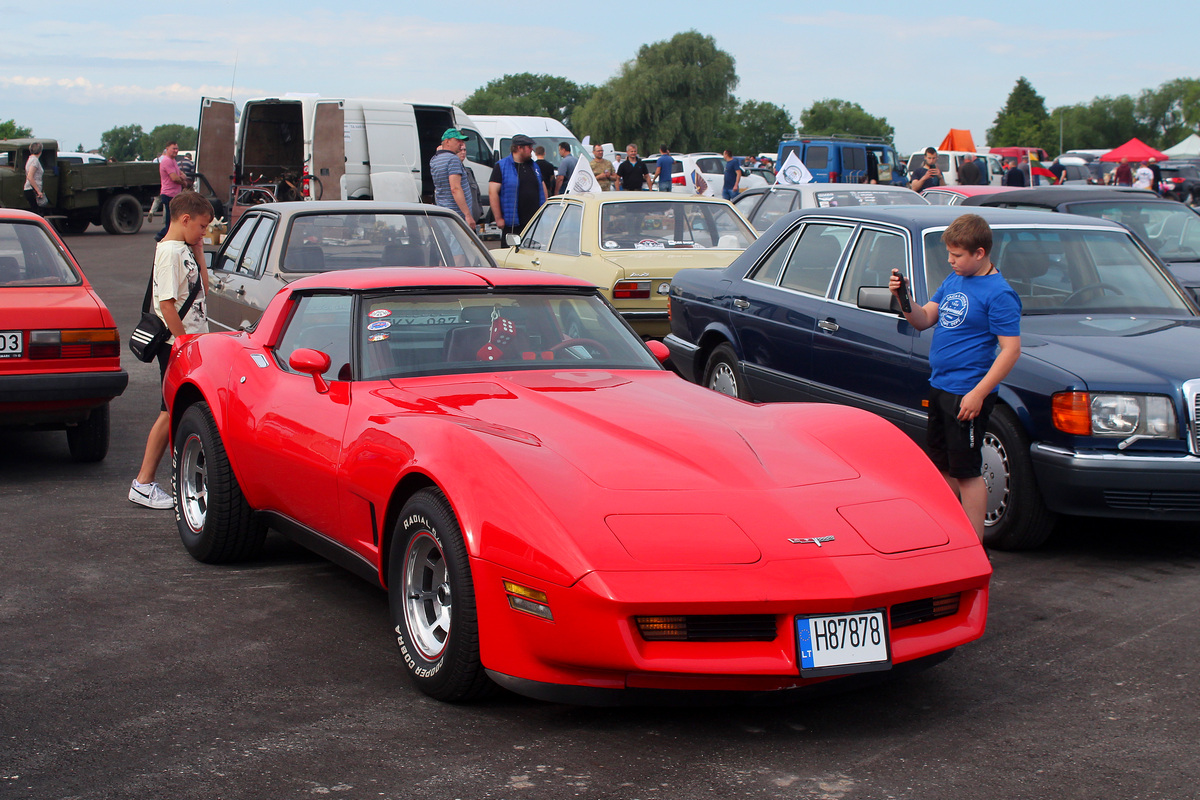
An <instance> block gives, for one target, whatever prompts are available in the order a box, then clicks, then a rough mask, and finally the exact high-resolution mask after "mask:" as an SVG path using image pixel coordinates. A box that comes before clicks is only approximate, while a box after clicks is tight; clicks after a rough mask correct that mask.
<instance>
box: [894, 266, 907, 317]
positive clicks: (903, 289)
mask: <svg viewBox="0 0 1200 800" xmlns="http://www.w3.org/2000/svg"><path fill="white" fill-rule="evenodd" d="M892 271H893V272H895V273H896V277H898V278H899V279H900V290H899V291H898V292H897V293H896V294H898V295H899V296H900V310H901V311H903V312H904V313H905V314H907V313H909V312H910V311H912V302H910V301H909V299H908V281H906V280H904V275H903V274H902V273H901V272H900V270H892Z"/></svg>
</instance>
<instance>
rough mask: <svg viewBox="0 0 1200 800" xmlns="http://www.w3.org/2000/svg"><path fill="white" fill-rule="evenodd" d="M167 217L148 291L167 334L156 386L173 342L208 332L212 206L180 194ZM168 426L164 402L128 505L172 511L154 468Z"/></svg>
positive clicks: (196, 196) (193, 195)
mask: <svg viewBox="0 0 1200 800" xmlns="http://www.w3.org/2000/svg"><path fill="white" fill-rule="evenodd" d="M170 213H171V223H170V225H169V227H168V228H167V233H166V235H165V236H164V237H163V238H162V241H160V242H159V243H158V246H157V247H156V248H155V250H154V285H153V289H152V291H151V294H152V295H153V298H154V302H153V303H152V306H153V308H154V313H156V314H158V316H159V318H160V319H162V321H163V323H164V324H166V326H167V328H168V330H170V331H171V339H170V341H169V342H168V343H167V344H166V345H164V346H163V347H161V348H159V351H158V373H159V381H160V383H161V380H162V378H163V377H164V376H165V375H166V373H167V363H168V361H169V360H170V358H171V349H172V346H173V345H174V343H175V337H176V336H184V335H187V334H194V333H207V332H208V315H207V313H206V305H207V302H206V299H205V294H206V292H207V290H208V273H207V272H206V270H205V268H204V263H205V262H204V249H203V246H202V242H203V240H204V233H205V231H207V230H208V224H209V223H210V222H212V220H213V208H212V204H211V203H209V202H208V200H206V199H204V198H203V197H201V196H200V195H199V194H197V193H196V192H180V193H179V194H178V195H177V196H175V197H174V198H172V199H171V210H170ZM197 281H199V282H200V289H199V291H197V292H196V298H195V299H194V300H193V301H192V305H191V307H190V308H189V309H188V312H187V314H186V315H184V316H183V317H182V318H180V316H179V309H180V308H182V307H183V304H184V303H185V302H187V297H188V295H189V294H190V293H191V291H192V289H193V287H195V285H196V282H197ZM170 422H171V419H170V416H169V415H168V414H167V403H166V400H165V399H164V400H163V401H162V406H161V409H160V411H159V414H158V419H156V420H155V421H154V425H153V426H152V427H151V428H150V435H149V437H148V438H147V439H146V453H145V455H144V456H143V457H142V467H141V469H140V470H139V471H138V474H137V477H136V478H134V479H133V483H132V485H131V486H130V487H129V499H130V500H131V501H132V502H134V503H137V504H138V505H141V506H146V508H155V509H168V508H173V507H174V505H175V501H174V499H173V498H172V497H171V495H169V494H167V493H166V492H164V491H163V490H162V487H160V486H159V485H158V484H157V483H155V481H154V474H155V473H156V472H157V471H158V464H159V462H160V461H162V457H163V455H164V454H165V453H166V452H167V442H168V440H169V439H170Z"/></svg>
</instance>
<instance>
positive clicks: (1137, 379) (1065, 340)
mask: <svg viewBox="0 0 1200 800" xmlns="http://www.w3.org/2000/svg"><path fill="white" fill-rule="evenodd" d="M1021 330H1022V333H1021V353H1022V357H1023V358H1025V357H1029V358H1036V359H1038V360H1040V361H1045V362H1047V363H1050V364H1053V365H1055V366H1057V367H1060V368H1062V369H1064V370H1067V371H1068V372H1070V373H1072V374H1074V375H1077V376H1078V377H1079V378H1080V379H1081V380H1083V381H1084V382H1085V383H1086V384H1087V385H1088V388H1092V389H1103V388H1119V387H1122V386H1126V385H1129V386H1136V385H1145V384H1147V383H1160V382H1165V383H1167V384H1171V385H1177V384H1178V383H1179V382H1181V381H1184V380H1189V379H1191V378H1196V377H1200V363H1198V362H1197V359H1196V353H1197V352H1200V321H1198V320H1180V319H1169V318H1155V317H1145V318H1143V317H1136V316H1130V315H1125V316H1115V315H1114V316H1088V315H1054V316H1044V317H1039V316H1025V317H1023V318H1022V319H1021Z"/></svg>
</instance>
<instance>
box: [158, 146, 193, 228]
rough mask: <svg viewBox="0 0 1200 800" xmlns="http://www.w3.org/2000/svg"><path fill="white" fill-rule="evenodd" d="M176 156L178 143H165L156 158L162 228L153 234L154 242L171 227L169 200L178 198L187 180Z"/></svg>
mask: <svg viewBox="0 0 1200 800" xmlns="http://www.w3.org/2000/svg"><path fill="white" fill-rule="evenodd" d="M177 155H179V142H167V146H166V147H164V148H163V151H162V155H161V156H159V158H158V183H159V187H158V191H159V194H158V196H159V198H160V199H161V200H162V210H163V226H162V230H161V231H159V232H158V233H156V234H154V241H156V242H161V241H162V238H163V237H164V236H166V235H167V229H168V228H170V227H171V198H173V197H178V196H179V193H180V192H182V191H183V187H184V186H185V185H187V178H185V177H184V175H183V173H182V172H180V171H179V164H178V163H177V162H176V161H175V156H177Z"/></svg>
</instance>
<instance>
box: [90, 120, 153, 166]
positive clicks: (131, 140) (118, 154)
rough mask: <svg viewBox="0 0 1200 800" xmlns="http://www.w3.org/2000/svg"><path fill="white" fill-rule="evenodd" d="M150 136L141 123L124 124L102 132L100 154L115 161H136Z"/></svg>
mask: <svg viewBox="0 0 1200 800" xmlns="http://www.w3.org/2000/svg"><path fill="white" fill-rule="evenodd" d="M148 138H149V137H148V136H147V135H146V133H145V132H144V131H143V130H142V126H141V125H123V126H121V127H117V128H111V129H109V130H107V131H105V132H104V133H102V134H100V154H101V155H103V156H104V157H105V158H111V159H112V160H113V161H134V160H136V159H137V158H138V156H140V155H141V154H142V152H143V151H144V150H145V148H146V140H147V139H148Z"/></svg>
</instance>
